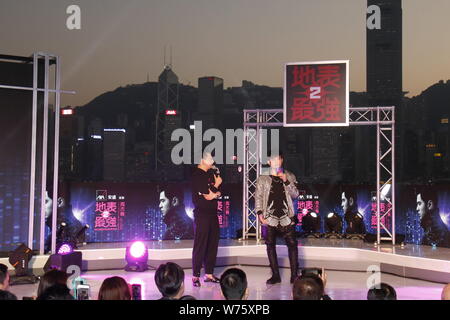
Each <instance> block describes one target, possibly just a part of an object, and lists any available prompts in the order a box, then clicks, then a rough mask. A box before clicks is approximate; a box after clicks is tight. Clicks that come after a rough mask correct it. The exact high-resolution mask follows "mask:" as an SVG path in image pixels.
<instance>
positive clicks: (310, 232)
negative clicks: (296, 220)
mask: <svg viewBox="0 0 450 320" xmlns="http://www.w3.org/2000/svg"><path fill="white" fill-rule="evenodd" d="M302 229H303V232H304V236H305V237H314V238H319V237H320V216H319V215H318V214H317V213H316V212H314V211H311V210H309V211H308V213H307V214H306V215H305V216H303V218H302Z"/></svg>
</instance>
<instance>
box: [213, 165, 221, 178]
mask: <svg viewBox="0 0 450 320" xmlns="http://www.w3.org/2000/svg"><path fill="white" fill-rule="evenodd" d="M211 169H212V170H213V171H214V175H215V176H217V177H218V176H220V170H219V168H217V167H216V166H215V165H214V164H213V165H212V166H211Z"/></svg>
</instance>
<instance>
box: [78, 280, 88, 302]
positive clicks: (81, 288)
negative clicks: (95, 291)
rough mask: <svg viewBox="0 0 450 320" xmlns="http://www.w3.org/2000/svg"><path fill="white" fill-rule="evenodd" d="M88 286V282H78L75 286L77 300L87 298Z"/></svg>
mask: <svg viewBox="0 0 450 320" xmlns="http://www.w3.org/2000/svg"><path fill="white" fill-rule="evenodd" d="M89 291H90V287H89V285H88V284H79V285H78V286H77V296H76V298H77V300H89Z"/></svg>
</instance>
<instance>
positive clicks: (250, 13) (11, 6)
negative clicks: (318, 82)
mask: <svg viewBox="0 0 450 320" xmlns="http://www.w3.org/2000/svg"><path fill="white" fill-rule="evenodd" d="M71 4H77V5H79V6H80V7H81V30H72V31H71V30H68V29H67V28H66V19H67V17H68V14H66V8H67V7H68V6H69V5H71ZM365 11H366V0H339V1H335V0H277V1H274V0H226V1H225V0H127V1H123V0H79V1H75V0H71V1H66V0H39V1H37V0H36V1H29V0H1V2H0V26H1V27H0V53H2V54H13V55H25V56H29V55H30V54H32V53H33V52H35V51H44V52H50V53H54V54H58V55H60V56H61V58H62V63H63V64H62V70H63V83H62V87H63V89H66V90H75V91H77V94H76V95H75V96H70V95H64V96H63V97H62V104H63V105H84V104H86V103H87V102H89V101H90V100H92V99H93V98H95V97H96V96H98V95H100V94H102V93H103V92H105V91H110V90H114V89H115V88H116V87H119V86H124V85H127V84H131V83H143V82H145V81H146V79H147V74H148V75H149V79H150V81H156V80H157V77H158V75H159V74H160V73H161V71H162V68H163V62H164V58H163V56H164V54H163V53H164V46H165V45H167V46H169V45H171V46H172V48H173V68H174V71H175V72H176V73H177V74H178V76H179V78H180V81H181V82H182V83H184V84H189V83H190V84H191V85H194V86H197V78H198V77H201V76H206V75H214V76H219V77H221V78H223V79H224V82H225V87H229V86H240V84H241V81H242V80H250V81H253V82H255V83H257V84H264V85H269V86H281V85H282V77H283V73H282V71H283V64H284V63H285V62H295V61H314V60H336V59H350V63H351V64H350V70H351V74H350V76H351V78H350V79H351V80H350V81H351V90H353V91H364V90H365V88H366V80H365V77H366V62H365V52H366V44H365V41H366V33H365V31H366V30H365V17H366V13H365ZM449 15H450V1H448V0H432V1H424V0H403V32H404V34H403V40H404V43H403V50H404V53H403V59H404V64H403V68H404V72H403V78H404V80H403V83H404V88H403V89H404V91H409V92H410V93H409V96H412V95H417V94H419V93H420V92H421V91H422V90H424V89H426V88H427V87H428V86H430V85H432V84H433V83H436V82H437V81H439V80H447V79H449V78H450V58H449V57H450V41H448V39H447V38H448V35H449V34H450V21H449V19H448V16H449Z"/></svg>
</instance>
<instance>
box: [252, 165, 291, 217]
mask: <svg viewBox="0 0 450 320" xmlns="http://www.w3.org/2000/svg"><path fill="white" fill-rule="evenodd" d="M285 172H286V177H287V180H288V181H289V184H288V185H286V184H284V192H285V194H286V200H287V204H288V209H289V211H288V214H287V217H285V218H284V219H282V220H280V224H281V225H282V226H287V225H290V224H291V223H292V219H291V218H293V217H294V215H295V210H294V204H293V202H292V198H297V197H298V189H297V186H296V183H297V180H296V178H295V175H294V174H293V173H292V172H289V171H287V170H286V171H285ZM271 186H272V178H271V177H270V176H269V175H261V176H259V177H258V179H257V180H256V191H255V211H256V212H257V213H258V212H262V215H263V218H264V219H265V220H268V224H269V226H276V225H277V224H278V220H277V219H274V218H273V217H271V216H270V214H269V212H268V210H267V209H268V208H267V205H268V200H269V193H270V188H271Z"/></svg>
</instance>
